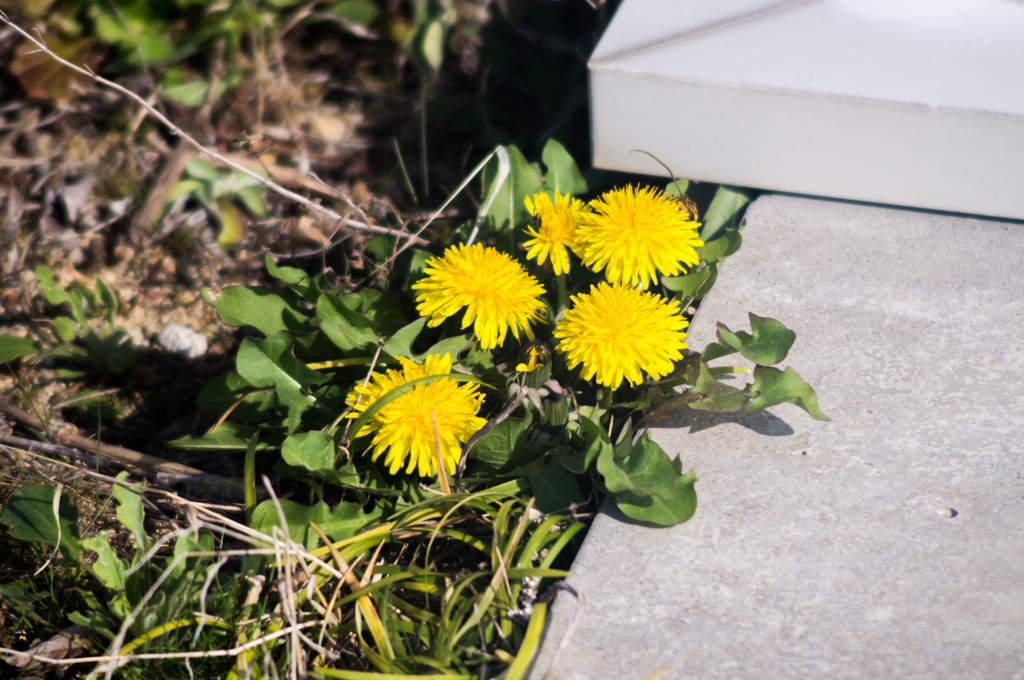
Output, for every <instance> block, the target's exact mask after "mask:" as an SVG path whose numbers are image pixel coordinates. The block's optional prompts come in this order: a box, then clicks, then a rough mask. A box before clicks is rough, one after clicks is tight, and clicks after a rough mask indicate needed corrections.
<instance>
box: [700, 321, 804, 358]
mask: <svg viewBox="0 0 1024 680" xmlns="http://www.w3.org/2000/svg"><path fill="white" fill-rule="evenodd" d="M748 316H749V317H750V329H751V330H752V331H753V333H752V334H751V333H746V332H744V331H736V332H735V333H733V332H732V331H730V330H729V328H728V327H727V326H726V325H725V324H723V323H719V324H718V342H719V344H720V345H721V346H723V347H731V348H733V349H734V350H737V351H738V352H739V353H740V354H741V355H743V357H744V358H745V359H749V360H750V361H753V362H754V363H755V364H761V365H764V366H769V365H771V364H777V363H779V362H780V361H782V360H783V359H785V358H786V355H787V354H788V353H789V348H790V347H792V346H793V341H794V340H796V333H794V332H793V331H791V330H790V329H788V328H786V327H785V326H784V325H783V324H782V323H781V322H779V321H776V320H775V319H770V318H768V317H762V316H758V315H756V314H754V313H748ZM709 349H710V348H709ZM718 356H724V355H722V354H719V355H718Z"/></svg>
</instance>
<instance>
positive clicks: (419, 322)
mask: <svg viewBox="0 0 1024 680" xmlns="http://www.w3.org/2000/svg"><path fill="white" fill-rule="evenodd" d="M426 324H427V318H426V317H424V316H421V317H420V318H418V319H416V320H415V321H413V322H412V323H411V324H409V325H408V326H406V327H405V328H402V329H401V330H399V331H398V332H396V333H395V334H394V335H392V336H391V337H390V338H388V340H387V342H385V343H384V347H383V349H382V350H381V353H382V354H388V355H390V356H392V357H405V358H406V359H414V358H416V355H415V354H413V351H412V344H413V343H414V342H416V338H417V337H419V334H420V332H421V331H422V330H423V327H424V326H425V325H426Z"/></svg>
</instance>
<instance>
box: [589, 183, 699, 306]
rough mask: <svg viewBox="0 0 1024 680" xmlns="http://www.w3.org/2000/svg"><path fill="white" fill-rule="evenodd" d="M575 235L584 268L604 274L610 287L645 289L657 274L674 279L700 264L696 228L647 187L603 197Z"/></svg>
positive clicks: (676, 206)
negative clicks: (630, 286)
mask: <svg viewBox="0 0 1024 680" xmlns="http://www.w3.org/2000/svg"><path fill="white" fill-rule="evenodd" d="M590 207H591V208H592V209H593V212H591V213H589V215H588V216H587V217H586V218H585V220H584V222H583V224H582V225H581V226H580V228H579V229H578V230H577V231H576V245H577V250H582V252H583V264H585V265H586V266H588V267H590V268H591V269H592V270H594V271H601V270H602V269H604V270H605V277H606V278H607V279H608V280H609V281H610V282H611V283H622V284H629V285H632V286H636V285H639V286H640V287H641V288H646V287H647V286H648V284H650V283H651V282H657V280H658V273H659V272H660V273H661V274H662V275H664V276H675V275H676V274H679V273H681V272H683V271H684V267H683V265H687V266H693V265H695V264H697V263H698V262H699V261H700V258H699V257H698V256H697V251H696V248H697V247H699V246H702V245H704V242H703V241H701V240H700V238H699V237H698V236H697V227H699V226H700V224H699V223H697V222H694V221H693V220H691V219H690V213H689V212H688V211H687V210H686V209H685V208H684V207H683V206H681V205H680V204H679V202H677V201H674V200H672V199H671V198H666V197H665V195H664V194H663V193H662V192H661V191H659V190H657V189H652V188H650V187H644V188H640V187H635V188H634V187H631V186H627V187H624V188H622V189H615V190H613V191H608V192H605V193H604V194H603V195H602V196H601V197H600V198H596V199H594V200H593V201H591V202H590Z"/></svg>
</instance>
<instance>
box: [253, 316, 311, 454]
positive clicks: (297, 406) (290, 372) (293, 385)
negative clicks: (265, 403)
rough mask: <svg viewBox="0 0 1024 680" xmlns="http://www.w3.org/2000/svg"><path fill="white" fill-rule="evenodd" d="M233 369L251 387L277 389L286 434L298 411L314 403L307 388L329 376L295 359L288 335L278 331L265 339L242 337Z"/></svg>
mask: <svg viewBox="0 0 1024 680" xmlns="http://www.w3.org/2000/svg"><path fill="white" fill-rule="evenodd" d="M237 370H238V374H239V375H240V376H242V377H243V378H245V379H246V380H248V381H249V382H250V383H251V384H252V386H253V387H273V388H274V389H275V390H276V391H277V396H278V397H280V399H281V401H282V402H284V404H285V406H287V407H288V433H289V434H291V433H293V432H295V430H296V429H297V428H298V426H299V421H300V420H301V418H302V414H303V413H304V412H305V411H306V410H307V409H309V408H311V407H312V406H313V405H315V404H316V398H315V397H314V396H313V395H312V394H310V393H309V388H310V387H311V386H312V385H320V384H322V383H324V382H327V381H328V380H330V376H328V375H323V374H321V373H317V372H316V371H314V370H312V369H310V368H309V367H308V366H306V364H304V363H302V362H301V361H299V360H298V359H296V358H295V354H294V353H293V352H292V340H291V338H290V337H288V336H287V335H282V334H280V333H274V334H272V335H270V336H268V337H267V339H266V340H257V339H255V338H246V339H245V340H243V341H242V346H241V347H240V348H239V350H238V358H237Z"/></svg>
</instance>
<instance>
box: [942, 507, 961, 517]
mask: <svg viewBox="0 0 1024 680" xmlns="http://www.w3.org/2000/svg"><path fill="white" fill-rule="evenodd" d="M936 512H938V513H939V514H940V515H941V516H943V517H956V516H957V515H959V514H960V513H958V512H957V511H956V510H954V509H953V508H941V509H939V510H937V511H936Z"/></svg>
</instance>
